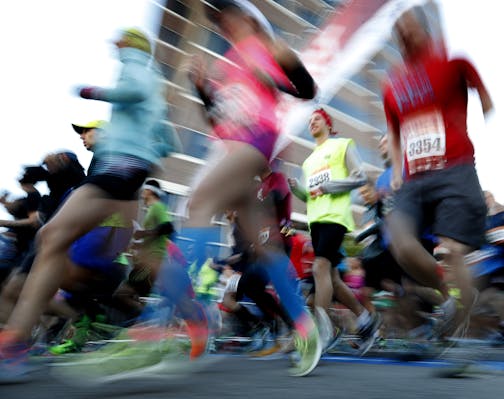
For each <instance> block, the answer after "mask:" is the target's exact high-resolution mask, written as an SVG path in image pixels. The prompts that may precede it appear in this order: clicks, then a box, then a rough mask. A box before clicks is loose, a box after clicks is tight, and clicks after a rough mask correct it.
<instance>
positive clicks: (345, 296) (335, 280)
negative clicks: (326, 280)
mask: <svg viewBox="0 0 504 399" xmlns="http://www.w3.org/2000/svg"><path fill="white" fill-rule="evenodd" d="M332 284H333V287H334V296H335V297H336V299H337V300H338V301H339V302H340V303H341V304H343V305H344V306H346V307H347V308H348V309H350V311H351V312H352V313H353V314H355V315H356V316H359V315H360V314H361V313H362V312H363V311H364V306H362V305H361V303H360V302H359V301H358V300H357V298H356V297H355V295H354V293H353V292H352V290H351V289H350V287H348V285H346V284H345V283H344V282H343V281H342V280H341V277H340V275H339V271H338V270H337V269H333V270H332Z"/></svg>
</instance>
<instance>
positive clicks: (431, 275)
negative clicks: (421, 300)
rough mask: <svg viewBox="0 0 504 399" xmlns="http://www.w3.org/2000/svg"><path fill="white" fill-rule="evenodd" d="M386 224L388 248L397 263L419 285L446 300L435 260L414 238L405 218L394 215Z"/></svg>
mask: <svg viewBox="0 0 504 399" xmlns="http://www.w3.org/2000/svg"><path fill="white" fill-rule="evenodd" d="M387 222H388V227H389V232H390V234H391V240H390V248H391V251H392V254H393V255H394V257H395V258H396V260H397V262H398V263H399V264H400V265H401V267H402V268H403V269H404V270H405V271H406V272H407V273H408V274H409V275H410V276H411V277H413V278H414V279H415V280H416V281H418V282H419V283H420V284H423V285H426V286H427V287H431V288H434V289H436V290H439V292H441V294H442V295H443V297H444V298H445V299H447V298H448V288H447V286H446V284H444V282H443V281H442V279H441V278H440V276H439V274H438V273H437V267H438V264H437V262H436V259H434V257H433V256H432V255H431V254H430V253H429V252H427V251H426V250H425V248H424V247H423V245H422V243H421V242H420V241H419V240H418V239H417V238H416V235H415V233H414V229H413V226H412V225H411V224H410V223H408V221H407V217H406V216H404V215H399V214H397V213H394V214H392V215H391V216H390V217H389V219H388V220H387Z"/></svg>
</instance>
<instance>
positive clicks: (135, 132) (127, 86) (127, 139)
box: [95, 47, 175, 164]
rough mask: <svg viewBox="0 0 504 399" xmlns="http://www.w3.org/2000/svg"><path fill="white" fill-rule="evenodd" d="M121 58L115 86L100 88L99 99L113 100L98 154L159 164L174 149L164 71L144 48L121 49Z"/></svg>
mask: <svg viewBox="0 0 504 399" xmlns="http://www.w3.org/2000/svg"><path fill="white" fill-rule="evenodd" d="M119 59H120V61H121V62H122V63H123V67H122V69H121V73H120V75H119V78H118V81H117V83H116V86H115V87H114V88H99V89H98V95H97V98H96V99H97V100H101V101H107V102H110V103H111V104H112V112H111V116H110V123H108V124H107V125H106V126H105V127H104V130H103V137H102V139H101V140H99V141H98V143H97V145H96V149H95V155H96V156H97V157H101V156H102V155H104V154H110V153H115V154H125V155H132V156H135V157H138V158H141V159H143V160H146V161H148V162H150V163H152V164H154V163H158V162H159V159H160V158H162V157H165V156H167V155H168V154H169V153H170V152H171V151H174V150H175V148H174V147H175V141H174V133H173V130H172V127H171V126H170V125H168V124H167V123H166V118H167V112H168V107H167V104H166V101H165V97H164V85H163V82H162V74H161V72H160V69H159V67H158V65H157V63H156V62H155V61H154V59H153V58H152V56H151V55H150V54H148V53H146V52H144V51H141V50H138V49H135V48H131V47H125V48H121V49H119Z"/></svg>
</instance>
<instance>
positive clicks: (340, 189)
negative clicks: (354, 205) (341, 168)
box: [320, 145, 368, 194]
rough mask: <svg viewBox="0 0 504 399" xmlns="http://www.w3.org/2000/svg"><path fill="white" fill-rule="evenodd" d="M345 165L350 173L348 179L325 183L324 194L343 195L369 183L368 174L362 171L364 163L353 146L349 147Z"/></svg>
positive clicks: (323, 186) (321, 188) (322, 186)
mask: <svg viewBox="0 0 504 399" xmlns="http://www.w3.org/2000/svg"><path fill="white" fill-rule="evenodd" d="M345 164H346V167H347V169H348V171H349V174H348V177H346V178H344V179H338V180H331V181H328V182H325V183H323V184H322V185H321V186H320V190H321V191H322V193H323V194H342V193H346V192H348V191H352V190H353V189H355V188H358V187H361V186H363V185H365V184H366V183H367V180H368V179H367V176H366V173H365V172H364V170H362V166H361V165H362V161H361V159H360V156H359V153H358V152H357V150H356V148H355V147H354V146H353V145H349V146H348V148H347V150H346V153H345Z"/></svg>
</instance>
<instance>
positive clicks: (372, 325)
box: [357, 312, 382, 356]
mask: <svg viewBox="0 0 504 399" xmlns="http://www.w3.org/2000/svg"><path fill="white" fill-rule="evenodd" d="M381 324H382V317H381V315H380V314H379V313H378V312H374V313H372V314H371V317H370V320H369V322H368V323H367V324H366V325H365V326H363V327H361V328H360V329H359V331H358V332H357V335H358V337H359V340H358V352H359V355H360V356H364V355H365V354H366V353H367V352H368V351H369V349H371V347H372V346H373V344H374V343H375V341H376V339H377V338H378V336H379V330H380V326H381Z"/></svg>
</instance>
